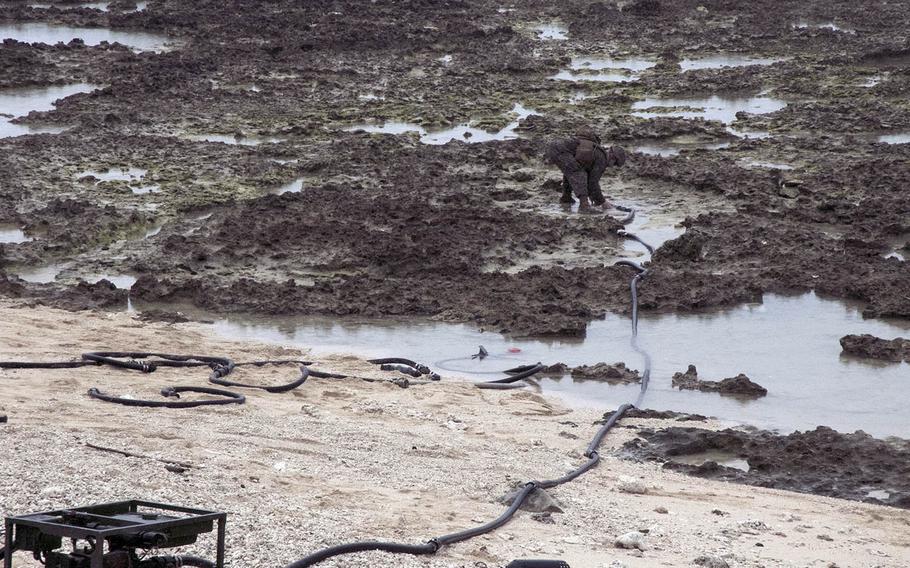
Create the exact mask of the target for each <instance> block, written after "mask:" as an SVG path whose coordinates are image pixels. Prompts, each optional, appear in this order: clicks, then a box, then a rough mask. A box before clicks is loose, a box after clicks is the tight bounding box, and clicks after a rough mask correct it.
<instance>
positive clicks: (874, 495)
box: [866, 489, 891, 502]
mask: <svg viewBox="0 0 910 568" xmlns="http://www.w3.org/2000/svg"><path fill="white" fill-rule="evenodd" d="M866 497H868V498H870V499H877V500H879V501H882V502H887V501H888V499H890V498H891V492H890V491H885V490H884V489H873V490H871V491H869V492H868V493H866Z"/></svg>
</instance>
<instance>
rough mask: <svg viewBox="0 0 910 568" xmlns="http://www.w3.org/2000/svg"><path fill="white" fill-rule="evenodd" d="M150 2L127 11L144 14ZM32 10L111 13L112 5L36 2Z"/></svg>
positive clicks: (32, 5)
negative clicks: (73, 10)
mask: <svg viewBox="0 0 910 568" xmlns="http://www.w3.org/2000/svg"><path fill="white" fill-rule="evenodd" d="M148 4H149V3H148V2H147V1H144V2H136V9H135V10H127V11H128V12H129V11H133V12H142V11H144V10H146V9H147V8H148ZM29 7H30V8H54V7H56V8H57V9H58V10H67V9H69V8H91V9H93V10H100V11H102V12H110V9H111V3H110V2H79V3H77V4H53V3H50V2H36V3H34V4H29Z"/></svg>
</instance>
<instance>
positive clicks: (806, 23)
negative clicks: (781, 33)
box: [793, 19, 856, 34]
mask: <svg viewBox="0 0 910 568" xmlns="http://www.w3.org/2000/svg"><path fill="white" fill-rule="evenodd" d="M810 28H811V29H815V30H831V31H833V32H843V33H845V34H856V30H853V29H850V28H842V27H841V26H839V25H837V24H835V23H834V22H831V21H828V22H819V21H813V20H806V19H800V20H799V22H797V23H795V24H793V29H797V30H805V29H810Z"/></svg>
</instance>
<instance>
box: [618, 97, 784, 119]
mask: <svg viewBox="0 0 910 568" xmlns="http://www.w3.org/2000/svg"><path fill="white" fill-rule="evenodd" d="M786 106H787V103H785V102H784V101H782V100H780V99H775V98H771V97H762V96H758V97H721V96H717V95H714V96H711V97H708V98H705V99H660V98H646V99H645V100H643V101H637V102H635V103H633V105H632V111H633V112H632V115H633V116H638V117H641V118H658V117H661V116H671V117H677V118H702V119H704V120H717V121H720V122H723V123H724V124H732V123H733V122H734V121H735V120H736V114H737V113H740V112H746V113H749V114H768V113H772V112H776V111H779V110H781V109H783V108H785V107H786ZM650 109H656V110H650Z"/></svg>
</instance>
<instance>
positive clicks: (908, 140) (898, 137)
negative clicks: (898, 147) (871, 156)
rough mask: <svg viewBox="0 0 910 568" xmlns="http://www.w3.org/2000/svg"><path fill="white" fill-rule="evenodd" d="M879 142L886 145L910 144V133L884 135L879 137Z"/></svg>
mask: <svg viewBox="0 0 910 568" xmlns="http://www.w3.org/2000/svg"><path fill="white" fill-rule="evenodd" d="M878 141H879V142H883V143H885V144H910V132H903V133H901V134H882V135H881V136H879V137H878Z"/></svg>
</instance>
